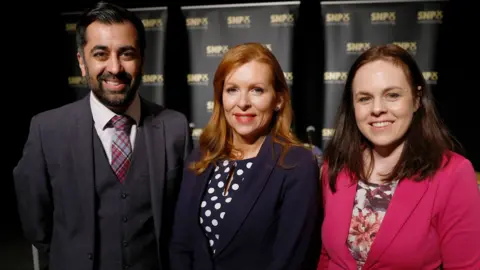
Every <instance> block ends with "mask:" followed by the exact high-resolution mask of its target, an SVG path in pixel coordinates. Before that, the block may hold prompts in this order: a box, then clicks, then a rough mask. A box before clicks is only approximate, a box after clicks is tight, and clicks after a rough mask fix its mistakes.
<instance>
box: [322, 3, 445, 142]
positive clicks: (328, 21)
mask: <svg viewBox="0 0 480 270" xmlns="http://www.w3.org/2000/svg"><path fill="white" fill-rule="evenodd" d="M321 4H322V5H321V8H322V12H321V13H322V20H323V25H324V33H325V42H326V44H325V70H324V74H323V81H324V91H325V92H324V94H325V99H324V103H323V106H324V117H325V118H324V121H323V129H322V148H324V147H325V145H326V144H327V143H328V141H329V140H330V139H331V137H332V136H333V133H334V132H335V130H334V129H333V126H334V121H335V117H336V114H337V109H338V106H339V105H340V101H341V96H342V92H343V87H344V84H345V81H346V78H347V74H348V70H349V69H350V66H351V65H352V64H353V62H354V61H355V59H356V58H357V57H358V56H359V55H360V54H361V53H362V52H364V51H365V50H367V49H369V48H370V47H371V46H374V45H380V44H389V43H394V44H397V45H399V46H401V47H402V48H404V49H405V50H407V51H408V52H409V53H410V54H411V55H413V56H414V58H415V59H416V60H417V63H418V64H419V66H420V69H422V71H423V75H424V77H425V79H426V81H427V83H428V85H429V86H430V87H432V88H433V89H432V90H433V91H434V90H435V89H434V88H435V84H436V82H437V80H438V77H439V76H441V75H440V74H438V72H437V71H436V68H435V62H434V59H435V56H436V53H437V52H436V49H437V46H436V43H437V41H438V35H439V30H440V25H441V24H442V19H443V13H444V9H445V8H446V2H444V1H424V2H421V1H387V2H374V1H372V2H368V1H361V2H357V3H355V2H354V1H349V2H338V1H336V2H321Z"/></svg>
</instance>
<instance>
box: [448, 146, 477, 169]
mask: <svg viewBox="0 0 480 270" xmlns="http://www.w3.org/2000/svg"><path fill="white" fill-rule="evenodd" d="M442 165H443V166H442V169H441V170H442V171H445V172H450V171H454V170H457V169H459V167H467V168H468V167H471V168H472V169H473V165H472V163H471V161H470V160H469V159H468V158H467V157H465V156H463V155H462V154H459V153H457V152H453V151H447V152H445V154H444V155H443V164H442Z"/></svg>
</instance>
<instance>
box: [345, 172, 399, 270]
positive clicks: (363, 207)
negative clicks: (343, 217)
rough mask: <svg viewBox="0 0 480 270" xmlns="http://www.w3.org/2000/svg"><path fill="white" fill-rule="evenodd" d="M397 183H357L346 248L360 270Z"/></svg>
mask: <svg viewBox="0 0 480 270" xmlns="http://www.w3.org/2000/svg"><path fill="white" fill-rule="evenodd" d="M397 183H398V181H394V182H392V183H388V184H373V183H365V182H363V181H358V186H357V193H356V195H355V202H354V206H353V212H352V220H351V222H350V231H349V233H348V238H347V246H348V249H349V250H350V252H351V254H352V256H353V258H354V259H355V260H356V261H357V268H358V269H362V267H363V265H364V264H365V262H366V260H367V256H368V252H369V251H370V247H371V245H372V243H373V241H374V240H375V236H376V235H377V232H378V230H379V229H380V224H381V223H382V220H383V217H384V216H385V213H386V211H387V208H388V205H389V204H390V200H391V199H392V196H393V193H394V191H395V188H396V186H397Z"/></svg>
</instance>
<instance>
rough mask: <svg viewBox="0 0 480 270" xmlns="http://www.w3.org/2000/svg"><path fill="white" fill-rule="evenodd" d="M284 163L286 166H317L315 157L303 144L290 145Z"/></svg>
mask: <svg viewBox="0 0 480 270" xmlns="http://www.w3.org/2000/svg"><path fill="white" fill-rule="evenodd" d="M284 163H285V165H287V166H295V167H300V168H301V167H306V166H318V162H317V157H316V155H315V154H314V152H313V151H312V149H311V148H309V147H307V146H303V145H292V146H290V147H289V148H288V149H287V151H286V153H285V159H284Z"/></svg>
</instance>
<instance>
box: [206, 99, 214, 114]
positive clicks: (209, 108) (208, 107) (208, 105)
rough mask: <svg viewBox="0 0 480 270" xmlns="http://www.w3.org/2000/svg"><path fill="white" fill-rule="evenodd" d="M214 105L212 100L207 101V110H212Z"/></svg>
mask: <svg viewBox="0 0 480 270" xmlns="http://www.w3.org/2000/svg"><path fill="white" fill-rule="evenodd" d="M214 105H215V103H213V101H207V112H213V107H214Z"/></svg>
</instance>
